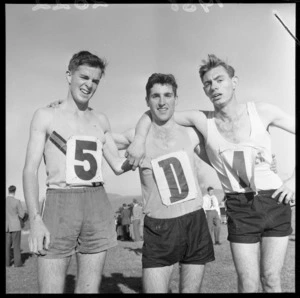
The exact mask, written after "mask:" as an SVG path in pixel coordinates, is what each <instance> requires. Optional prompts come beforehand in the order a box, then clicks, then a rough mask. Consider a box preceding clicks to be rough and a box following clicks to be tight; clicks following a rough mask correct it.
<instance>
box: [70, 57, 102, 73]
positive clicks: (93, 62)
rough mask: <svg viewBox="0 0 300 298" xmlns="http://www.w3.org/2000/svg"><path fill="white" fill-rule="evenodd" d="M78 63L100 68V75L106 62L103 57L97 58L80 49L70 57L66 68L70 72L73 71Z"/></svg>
mask: <svg viewBox="0 0 300 298" xmlns="http://www.w3.org/2000/svg"><path fill="white" fill-rule="evenodd" d="M80 65H88V66H90V67H95V68H100V69H101V72H102V75H104V74H105V68H106V66H107V62H106V60H105V59H104V58H99V57H98V56H96V55H94V54H91V53H90V52H88V51H80V52H78V53H76V54H74V55H73V57H72V58H71V60H70V62H69V66H68V70H69V71H70V72H74V71H75V70H76V69H77V68H78V67H79V66H80Z"/></svg>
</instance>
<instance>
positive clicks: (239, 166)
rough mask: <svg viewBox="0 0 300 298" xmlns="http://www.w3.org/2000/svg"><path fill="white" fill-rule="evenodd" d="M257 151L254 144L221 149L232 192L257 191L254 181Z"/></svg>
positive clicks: (221, 156)
mask: <svg viewBox="0 0 300 298" xmlns="http://www.w3.org/2000/svg"><path fill="white" fill-rule="evenodd" d="M256 151H257V150H256V149H255V148H254V147H252V146H245V147H237V148H226V149H220V152H219V154H220V158H221V160H222V162H223V165H224V169H225V171H226V174H227V177H228V179H229V181H230V184H231V188H232V192H248V191H254V192H256V186H255V183H254V167H255V159H256Z"/></svg>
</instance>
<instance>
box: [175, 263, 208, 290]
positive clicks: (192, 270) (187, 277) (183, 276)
mask: <svg viewBox="0 0 300 298" xmlns="http://www.w3.org/2000/svg"><path fill="white" fill-rule="evenodd" d="M204 269H205V265H194V264H181V270H180V293H200V288H201V284H202V280H203V276H204Z"/></svg>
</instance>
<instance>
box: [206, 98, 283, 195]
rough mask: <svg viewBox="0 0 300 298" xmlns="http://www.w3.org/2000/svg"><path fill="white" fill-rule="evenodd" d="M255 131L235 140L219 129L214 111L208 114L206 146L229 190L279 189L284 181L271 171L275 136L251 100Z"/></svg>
mask: <svg viewBox="0 0 300 298" xmlns="http://www.w3.org/2000/svg"><path fill="white" fill-rule="evenodd" d="M247 109H248V115H249V119H250V125H251V133H250V137H249V140H248V141H242V142H240V143H237V144H236V143H232V142H229V141H227V140H226V139H225V138H224V137H223V136H222V135H221V134H220V132H219V131H218V128H217V126H216V124H215V119H214V116H213V112H212V111H210V112H209V113H208V116H207V140H206V142H205V148H206V152H207V155H208V158H209V160H210V162H211V164H212V166H213V167H214V168H215V170H216V171H217V174H218V176H219V179H220V182H221V184H222V187H223V190H224V192H225V193H229V192H239V193H245V192H252V191H254V192H257V191H259V190H267V189H277V188H279V187H280V186H281V185H282V181H281V179H280V178H279V176H278V175H277V174H275V173H274V172H273V171H271V170H270V164H271V162H272V151H271V137H270V134H269V132H268V131H267V130H266V129H265V127H264V125H263V123H262V121H261V119H260V117H259V115H258V113H257V111H256V107H255V104H254V102H247Z"/></svg>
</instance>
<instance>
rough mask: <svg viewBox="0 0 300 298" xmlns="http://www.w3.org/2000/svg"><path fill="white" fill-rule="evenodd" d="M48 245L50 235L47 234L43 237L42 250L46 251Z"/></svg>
mask: <svg viewBox="0 0 300 298" xmlns="http://www.w3.org/2000/svg"><path fill="white" fill-rule="evenodd" d="M49 244H50V233H47V234H46V236H45V241H44V248H45V249H47V250H48V249H49Z"/></svg>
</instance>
